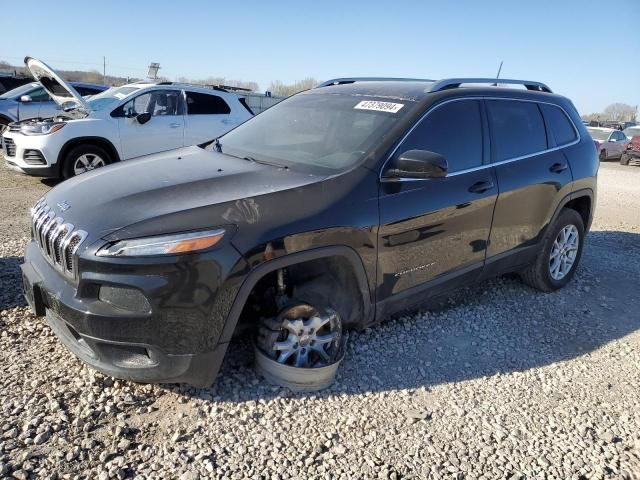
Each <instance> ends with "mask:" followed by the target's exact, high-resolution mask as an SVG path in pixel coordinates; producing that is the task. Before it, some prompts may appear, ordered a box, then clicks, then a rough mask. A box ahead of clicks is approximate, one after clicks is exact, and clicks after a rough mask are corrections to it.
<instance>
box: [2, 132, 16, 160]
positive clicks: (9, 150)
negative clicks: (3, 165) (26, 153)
mask: <svg viewBox="0 0 640 480" xmlns="http://www.w3.org/2000/svg"><path fill="white" fill-rule="evenodd" d="M2 140H3V143H4V151H5V155H6V156H7V157H15V156H16V144H15V143H13V140H12V139H10V138H7V137H3V139H2Z"/></svg>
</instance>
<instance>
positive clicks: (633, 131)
mask: <svg viewBox="0 0 640 480" xmlns="http://www.w3.org/2000/svg"><path fill="white" fill-rule="evenodd" d="M623 133H624V134H625V135H626V137H627V138H628V139H629V143H627V146H626V147H625V149H624V152H623V153H622V156H621V157H620V165H629V164H631V163H634V164H635V163H638V162H640V127H629V128H626V129H625V130H624V131H623Z"/></svg>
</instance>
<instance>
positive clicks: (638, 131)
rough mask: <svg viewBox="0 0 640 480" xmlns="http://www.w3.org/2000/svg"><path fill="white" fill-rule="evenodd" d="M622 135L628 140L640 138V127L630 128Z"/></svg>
mask: <svg viewBox="0 0 640 480" xmlns="http://www.w3.org/2000/svg"><path fill="white" fill-rule="evenodd" d="M622 133H624V134H625V135H626V136H627V138H633V137H637V136H640V127H629V128H626V129H624V130H623V131H622Z"/></svg>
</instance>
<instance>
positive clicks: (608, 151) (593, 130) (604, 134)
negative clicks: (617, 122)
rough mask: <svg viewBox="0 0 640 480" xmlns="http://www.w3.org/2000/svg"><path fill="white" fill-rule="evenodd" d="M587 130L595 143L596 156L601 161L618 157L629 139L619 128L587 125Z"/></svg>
mask: <svg viewBox="0 0 640 480" xmlns="http://www.w3.org/2000/svg"><path fill="white" fill-rule="evenodd" d="M587 131H588V132H589V135H591V138H593V140H594V142H595V143H596V148H597V149H598V158H600V161H601V162H604V161H605V160H609V159H611V158H620V157H621V156H622V152H624V149H625V147H626V146H627V143H628V142H629V139H628V138H627V136H626V135H625V134H624V133H622V132H621V131H620V130H614V129H613V128H604V127H587Z"/></svg>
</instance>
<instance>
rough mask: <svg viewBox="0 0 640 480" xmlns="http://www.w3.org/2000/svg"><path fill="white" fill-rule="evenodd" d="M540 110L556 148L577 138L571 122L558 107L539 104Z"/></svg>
mask: <svg viewBox="0 0 640 480" xmlns="http://www.w3.org/2000/svg"><path fill="white" fill-rule="evenodd" d="M540 108H541V109H542V112H543V113H544V119H545V121H546V122H547V126H548V127H549V130H550V131H551V135H553V138H554V139H555V141H556V145H557V146H558V147H561V146H562V145H566V144H568V143H571V142H573V141H574V140H576V139H577V138H578V134H577V133H576V130H575V128H573V124H572V123H571V120H569V118H568V117H567V114H566V113H564V112H563V111H562V109H561V108H560V107H556V106H555V105H546V104H540Z"/></svg>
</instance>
